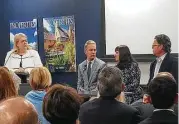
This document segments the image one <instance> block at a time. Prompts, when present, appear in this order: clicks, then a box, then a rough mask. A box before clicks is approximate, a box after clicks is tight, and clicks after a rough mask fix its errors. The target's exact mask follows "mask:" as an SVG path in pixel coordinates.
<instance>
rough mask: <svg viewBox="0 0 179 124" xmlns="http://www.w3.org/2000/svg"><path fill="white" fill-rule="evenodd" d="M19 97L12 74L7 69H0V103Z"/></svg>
mask: <svg viewBox="0 0 179 124" xmlns="http://www.w3.org/2000/svg"><path fill="white" fill-rule="evenodd" d="M17 95H18V90H17V89H16V87H15V84H14V82H13V79H12V76H11V74H10V73H9V71H8V70H7V69H6V68H4V67H0V101H1V100H3V99H7V98H9V97H13V96H17Z"/></svg>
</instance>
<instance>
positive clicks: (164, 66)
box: [159, 54, 169, 72]
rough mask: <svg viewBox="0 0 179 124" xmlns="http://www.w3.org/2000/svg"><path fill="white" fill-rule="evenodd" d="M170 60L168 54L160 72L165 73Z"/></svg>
mask: <svg viewBox="0 0 179 124" xmlns="http://www.w3.org/2000/svg"><path fill="white" fill-rule="evenodd" d="M168 58H169V54H167V55H166V56H165V58H164V59H163V61H162V64H161V66H160V69H159V72H163V71H165V70H166V69H165V68H166V67H167V65H168V64H167V63H168Z"/></svg>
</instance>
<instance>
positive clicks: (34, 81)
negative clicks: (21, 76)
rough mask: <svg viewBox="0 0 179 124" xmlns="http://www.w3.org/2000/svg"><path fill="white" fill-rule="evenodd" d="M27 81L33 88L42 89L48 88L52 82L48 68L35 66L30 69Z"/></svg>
mask: <svg viewBox="0 0 179 124" xmlns="http://www.w3.org/2000/svg"><path fill="white" fill-rule="evenodd" d="M29 83H30V85H31V87H32V89H33V90H43V89H46V88H48V87H49V86H50V85H51V83H52V78H51V74H50V72H49V70H48V69H47V68H46V67H37V68H34V69H32V71H31V73H30V78H29Z"/></svg>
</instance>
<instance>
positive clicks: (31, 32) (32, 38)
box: [10, 19, 38, 51]
mask: <svg viewBox="0 0 179 124" xmlns="http://www.w3.org/2000/svg"><path fill="white" fill-rule="evenodd" d="M18 33H23V34H25V35H26V36H27V41H28V44H29V46H30V47H31V48H32V49H34V50H37V51H38V42H37V19H32V20H25V21H17V20H15V21H10V49H12V48H13V46H14V36H15V35H16V34H18Z"/></svg>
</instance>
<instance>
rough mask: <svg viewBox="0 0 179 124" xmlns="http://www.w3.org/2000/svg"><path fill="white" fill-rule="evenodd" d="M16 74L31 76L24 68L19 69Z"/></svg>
mask: <svg viewBox="0 0 179 124" xmlns="http://www.w3.org/2000/svg"><path fill="white" fill-rule="evenodd" d="M15 73H25V74H29V72H28V71H26V70H25V69H24V68H19V69H17V70H15Z"/></svg>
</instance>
